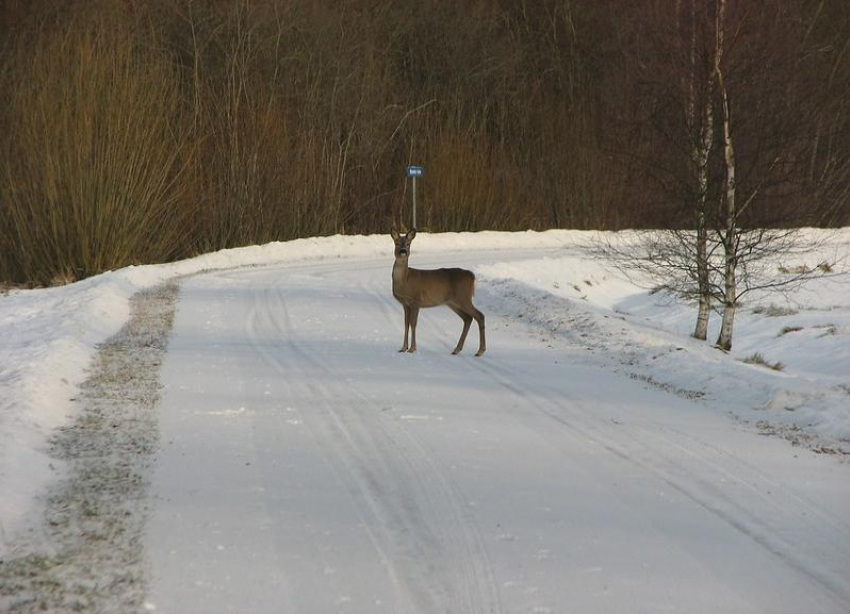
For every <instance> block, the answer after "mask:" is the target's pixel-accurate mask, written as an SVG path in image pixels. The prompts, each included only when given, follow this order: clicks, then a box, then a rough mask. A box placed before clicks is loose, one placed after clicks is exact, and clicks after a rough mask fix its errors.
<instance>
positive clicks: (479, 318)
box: [470, 303, 487, 356]
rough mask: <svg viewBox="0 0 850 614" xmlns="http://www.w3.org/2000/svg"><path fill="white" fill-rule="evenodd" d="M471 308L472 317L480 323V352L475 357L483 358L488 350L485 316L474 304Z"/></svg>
mask: <svg viewBox="0 0 850 614" xmlns="http://www.w3.org/2000/svg"><path fill="white" fill-rule="evenodd" d="M470 306H471V307H472V317H473V318H475V321H476V322H478V351H477V352H476V353H475V355H476V356H481V355H482V354H483V353H484V351H485V350H486V349H487V341H486V340H485V338H484V314H483V313H481V312H480V311H478V310H477V309H476V308H475V306H474V305H472V303H470Z"/></svg>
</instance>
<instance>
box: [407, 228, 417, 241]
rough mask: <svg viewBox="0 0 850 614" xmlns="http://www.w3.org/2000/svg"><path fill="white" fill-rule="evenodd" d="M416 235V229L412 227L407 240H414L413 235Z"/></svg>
mask: <svg viewBox="0 0 850 614" xmlns="http://www.w3.org/2000/svg"><path fill="white" fill-rule="evenodd" d="M415 236H416V229H415V228H411V229H410V232H408V233H407V240H408V241H413V237H415Z"/></svg>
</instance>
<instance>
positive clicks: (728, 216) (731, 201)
mask: <svg viewBox="0 0 850 614" xmlns="http://www.w3.org/2000/svg"><path fill="white" fill-rule="evenodd" d="M725 13H726V0H719V5H718V11H717V49H716V51H715V64H714V70H715V73H716V75H717V87H718V93H719V94H720V107H721V110H722V113H723V155H724V159H725V161H726V189H725V190H724V193H723V204H724V207H723V212H722V214H723V215H724V216H725V220H724V221H725V225H724V226H725V228H724V229H723V230H722V231H721V241H722V244H723V253H724V297H723V298H724V306H723V321H722V323H721V325H720V335H719V337H718V338H717V347H719V348H720V349H722V350H730V349H731V348H732V330H733V324H734V321H735V309H736V308H737V306H738V297H737V288H736V268H737V264H738V258H737V247H738V241H737V222H738V211H737V208H736V207H737V205H736V202H735V197H736V191H737V178H736V164H735V147H734V144H733V142H732V118H731V114H730V110H729V95H728V92H727V90H726V82H725V81H724V78H723V69H722V66H721V58H722V53H723V27H724V17H725Z"/></svg>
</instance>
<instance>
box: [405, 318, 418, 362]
mask: <svg viewBox="0 0 850 614" xmlns="http://www.w3.org/2000/svg"><path fill="white" fill-rule="evenodd" d="M418 321H419V307H411V308H410V349H409V350H407V351H408V352H410V353H411V354H413V352H415V351H416V322H418Z"/></svg>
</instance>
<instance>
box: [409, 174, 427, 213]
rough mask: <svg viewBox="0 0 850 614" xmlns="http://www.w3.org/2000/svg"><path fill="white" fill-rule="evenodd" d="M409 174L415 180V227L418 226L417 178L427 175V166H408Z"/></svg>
mask: <svg viewBox="0 0 850 614" xmlns="http://www.w3.org/2000/svg"><path fill="white" fill-rule="evenodd" d="M407 176H408V177H410V178H411V179H412V180H413V228H416V178H417V177H424V176H425V167H424V166H408V167H407Z"/></svg>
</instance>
